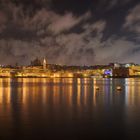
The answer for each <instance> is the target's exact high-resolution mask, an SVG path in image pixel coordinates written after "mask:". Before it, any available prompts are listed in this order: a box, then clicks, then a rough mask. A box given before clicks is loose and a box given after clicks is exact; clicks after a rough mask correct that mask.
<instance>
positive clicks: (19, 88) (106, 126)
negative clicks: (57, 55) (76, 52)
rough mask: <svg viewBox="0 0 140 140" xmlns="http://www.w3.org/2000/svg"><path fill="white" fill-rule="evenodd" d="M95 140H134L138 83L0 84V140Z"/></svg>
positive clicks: (138, 133) (139, 114)
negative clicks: (97, 88)
mask: <svg viewBox="0 0 140 140" xmlns="http://www.w3.org/2000/svg"><path fill="white" fill-rule="evenodd" d="M96 86H98V87H99V88H100V89H99V90H98V91H97V90H96V88H95V87H96ZM116 86H121V87H122V90H121V91H117V90H116ZM101 138H102V139H132V140H135V139H136V140H139V139H140V79H98V80H97V79H71V78H65V79H64V78H63V79H38V78H29V79H24V78H23V79H8V78H5V79H0V140H3V139H10V140H12V139H15V140H16V139H18V140H23V139H24V140H25V139H30V140H34V139H38V140H39V139H41V140H42V139H43V140H44V139H45V140H46V139H47V140H52V139H55V140H57V139H60V140H81V139H85V140H86V139H87V140H88V139H95V140H96V139H101Z"/></svg>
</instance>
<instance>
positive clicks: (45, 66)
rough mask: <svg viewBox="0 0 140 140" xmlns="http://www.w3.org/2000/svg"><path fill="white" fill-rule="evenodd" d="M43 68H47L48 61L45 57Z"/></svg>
mask: <svg viewBox="0 0 140 140" xmlns="http://www.w3.org/2000/svg"><path fill="white" fill-rule="evenodd" d="M43 69H44V70H46V69H47V61H46V59H45V58H44V59H43Z"/></svg>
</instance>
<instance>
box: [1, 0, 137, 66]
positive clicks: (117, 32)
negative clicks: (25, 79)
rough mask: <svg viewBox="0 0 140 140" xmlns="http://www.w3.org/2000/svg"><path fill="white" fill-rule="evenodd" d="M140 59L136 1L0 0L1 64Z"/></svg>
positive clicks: (72, 62) (91, 62) (73, 62)
mask: <svg viewBox="0 0 140 140" xmlns="http://www.w3.org/2000/svg"><path fill="white" fill-rule="evenodd" d="M36 57H38V58H41V59H42V58H43V57H46V58H47V60H48V62H49V63H57V64H67V65H95V64H107V63H110V62H121V63H125V62H134V63H138V64H140V0H0V64H12V65H13V64H15V63H18V64H21V65H27V64H29V63H30V61H31V60H33V59H35V58H36Z"/></svg>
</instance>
